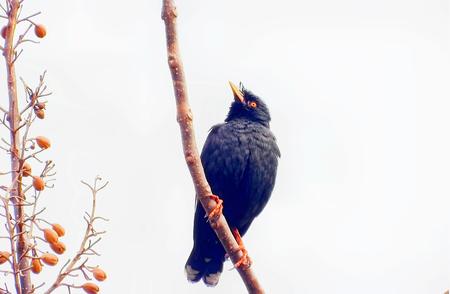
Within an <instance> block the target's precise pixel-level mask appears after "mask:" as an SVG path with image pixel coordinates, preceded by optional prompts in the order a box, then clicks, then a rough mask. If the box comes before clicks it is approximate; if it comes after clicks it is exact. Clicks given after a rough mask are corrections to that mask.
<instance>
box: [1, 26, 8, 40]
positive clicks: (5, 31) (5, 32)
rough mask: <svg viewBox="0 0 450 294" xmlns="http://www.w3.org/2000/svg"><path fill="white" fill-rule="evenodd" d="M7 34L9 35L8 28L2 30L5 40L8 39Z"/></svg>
mask: <svg viewBox="0 0 450 294" xmlns="http://www.w3.org/2000/svg"><path fill="white" fill-rule="evenodd" d="M6 34H8V26H4V27H3V28H2V37H3V39H6Z"/></svg>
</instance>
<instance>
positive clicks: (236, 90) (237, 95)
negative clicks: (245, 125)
mask: <svg viewBox="0 0 450 294" xmlns="http://www.w3.org/2000/svg"><path fill="white" fill-rule="evenodd" d="M228 83H230V87H231V91H233V95H234V100H236V101H238V102H241V103H244V94H242V92H241V91H240V90H239V88H238V87H237V86H236V85H235V84H233V83H232V82H230V81H228Z"/></svg>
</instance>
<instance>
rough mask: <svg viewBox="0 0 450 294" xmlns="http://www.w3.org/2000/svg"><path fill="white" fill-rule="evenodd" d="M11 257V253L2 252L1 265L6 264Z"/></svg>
mask: <svg viewBox="0 0 450 294" xmlns="http://www.w3.org/2000/svg"><path fill="white" fill-rule="evenodd" d="M10 257H11V253H9V252H7V251H0V264H4V263H5V262H7V261H8V259H9V258H10Z"/></svg>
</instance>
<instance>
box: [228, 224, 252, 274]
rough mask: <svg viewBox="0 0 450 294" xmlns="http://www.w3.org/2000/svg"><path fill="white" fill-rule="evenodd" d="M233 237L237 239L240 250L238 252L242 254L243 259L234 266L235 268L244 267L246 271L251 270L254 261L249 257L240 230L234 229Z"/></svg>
mask: <svg viewBox="0 0 450 294" xmlns="http://www.w3.org/2000/svg"><path fill="white" fill-rule="evenodd" d="M232 232H233V236H234V239H236V242H237V243H238V245H239V249H238V250H237V251H241V252H242V257H241V258H240V259H239V260H238V261H237V262H236V263H235V264H234V267H235V268H239V267H244V268H245V269H247V268H249V267H250V266H251V265H252V260H251V258H250V256H248V251H247V249H246V248H245V246H244V242H243V241H242V237H241V234H239V231H238V229H236V228H234V229H233V231H232Z"/></svg>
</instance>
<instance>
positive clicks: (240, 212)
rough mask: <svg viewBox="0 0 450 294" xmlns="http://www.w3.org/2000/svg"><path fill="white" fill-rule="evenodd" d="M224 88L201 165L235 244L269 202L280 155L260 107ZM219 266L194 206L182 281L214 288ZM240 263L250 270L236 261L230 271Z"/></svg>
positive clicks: (212, 238) (218, 247)
mask: <svg viewBox="0 0 450 294" xmlns="http://www.w3.org/2000/svg"><path fill="white" fill-rule="evenodd" d="M230 86H231V89H232V91H233V94H234V102H233V103H232V104H231V107H230V111H229V112H228V115H227V117H226V119H225V123H222V124H218V125H215V126H213V127H212V128H211V130H210V133H209V135H208V138H207V139H206V142H205V145H204V147H203V150H202V154H201V160H202V164H203V168H204V170H205V174H206V178H207V180H208V182H209V184H210V186H211V189H212V192H213V193H214V195H217V196H218V197H219V198H220V199H222V200H223V214H224V215H225V218H226V219H227V221H228V224H229V226H230V228H231V230H232V231H233V234H234V235H235V238H236V240H237V241H238V243H241V240H240V235H244V234H245V233H246V232H247V230H248V228H249V226H250V224H251V223H252V221H253V219H254V218H255V217H256V216H257V215H258V214H259V213H260V212H261V211H262V210H263V208H264V206H266V204H267V201H268V200H269V198H270V194H271V193H272V190H273V187H274V184H275V178H276V174H277V166H278V157H280V150H279V149H278V146H277V144H276V141H275V137H274V135H273V134H272V132H271V131H270V127H269V122H270V114H269V109H268V108H267V106H266V104H265V103H264V102H263V101H262V100H261V99H260V98H259V97H257V96H256V95H254V94H253V93H252V92H250V91H248V90H246V89H244V87H243V86H241V88H240V89H239V88H238V87H236V86H235V85H233V84H232V83H231V82H230ZM214 195H212V197H216V196H214ZM216 199H217V200H218V198H217V197H216ZM239 233H240V235H239ZM241 244H242V243H241ZM242 250H243V253H244V256H246V251H245V249H244V248H243V247H242ZM224 261H225V250H224V248H223V247H222V244H221V243H220V241H219V239H218V238H217V236H216V234H215V233H214V231H213V230H212V229H211V227H210V224H209V223H208V218H206V217H205V211H204V209H203V207H202V205H201V203H200V202H199V201H197V206H196V211H195V217H194V247H193V249H192V252H191V255H190V256H189V259H188V260H187V262H186V266H185V271H186V275H187V278H188V280H189V281H191V282H198V281H199V280H200V279H203V281H204V282H205V284H206V285H208V286H215V285H217V283H218V282H219V277H220V274H221V272H222V269H223V263H224ZM242 263H244V264H245V265H247V266H249V265H250V261H249V260H246V261H245V260H241V261H240V262H239V264H236V265H235V266H241V265H242Z"/></svg>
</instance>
